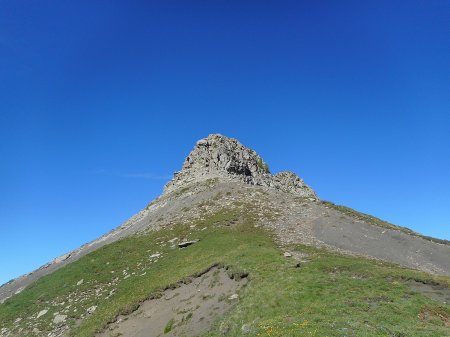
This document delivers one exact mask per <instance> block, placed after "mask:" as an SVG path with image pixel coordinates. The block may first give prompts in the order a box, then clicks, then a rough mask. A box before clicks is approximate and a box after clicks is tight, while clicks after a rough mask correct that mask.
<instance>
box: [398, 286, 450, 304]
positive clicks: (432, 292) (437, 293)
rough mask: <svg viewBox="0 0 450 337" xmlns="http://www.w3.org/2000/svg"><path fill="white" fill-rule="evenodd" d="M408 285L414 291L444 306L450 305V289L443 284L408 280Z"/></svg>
mask: <svg viewBox="0 0 450 337" xmlns="http://www.w3.org/2000/svg"><path fill="white" fill-rule="evenodd" d="M406 284H407V285H408V286H409V287H410V288H411V289H412V290H414V291H416V292H418V293H421V294H423V295H425V296H427V297H429V298H432V299H434V300H436V301H439V302H441V303H444V304H449V303H450V289H449V288H448V287H447V286H445V285H443V284H429V283H423V282H418V281H416V280H408V281H406Z"/></svg>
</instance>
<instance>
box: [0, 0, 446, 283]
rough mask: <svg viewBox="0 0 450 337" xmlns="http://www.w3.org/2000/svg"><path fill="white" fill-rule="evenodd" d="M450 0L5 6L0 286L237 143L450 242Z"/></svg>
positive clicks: (346, 198)
mask: <svg viewBox="0 0 450 337" xmlns="http://www.w3.org/2000/svg"><path fill="white" fill-rule="evenodd" d="M449 14H450V6H449V5H448V3H446V2H445V1H433V0H429V1H345V2H337V1H321V2H318V1H276V2H275V1H267V2H265V1H212V2H211V1H209V2H207V1H179V2H177V1H94V0H90V1H20V0H3V1H1V3H0V158H1V165H0V230H1V231H0V233H1V234H0V240H1V244H0V283H3V282H6V281H8V280H9V279H11V278H13V277H16V276H18V275H20V274H23V273H25V272H28V271H31V270H32V269H34V268H36V267H38V266H40V265H42V264H44V263H45V262H47V261H49V260H50V259H52V258H54V257H56V256H58V255H61V254H63V253H65V252H67V251H69V250H71V249H74V248H77V247H78V246H80V245H81V244H83V243H85V242H87V241H90V240H92V239H95V238H96V237H98V236H100V235H101V234H103V233H105V232H106V231H108V230H110V229H112V228H114V227H116V226H117V225H119V224H120V223H121V222H122V221H124V220H126V219H127V218H129V217H130V216H131V215H133V214H134V213H135V212H137V211H138V210H139V209H141V208H142V207H144V206H145V205H146V204H147V203H148V202H149V201H151V200H152V199H153V198H155V197H156V196H158V195H159V193H160V192H161V191H162V188H163V185H164V184H165V183H166V182H167V180H168V179H169V178H170V177H171V175H172V173H173V171H176V170H178V169H179V168H180V167H181V164H182V162H183V160H184V158H185V156H186V155H187V154H188V153H189V151H190V150H191V149H192V147H193V146H194V143H195V141H196V140H197V139H200V138H203V137H205V136H206V135H208V134H210V133H222V134H224V135H227V136H231V137H235V138H238V139H239V140H240V141H241V142H242V143H243V144H245V145H247V146H249V147H251V148H253V149H255V150H256V151H257V152H258V153H259V154H261V155H262V157H263V158H264V159H265V160H266V161H267V162H268V163H269V165H270V168H271V170H272V172H278V171H281V170H292V171H295V172H297V173H298V174H299V175H300V176H301V177H303V178H304V179H305V181H306V182H307V183H308V184H309V185H311V186H312V187H313V188H314V189H315V190H316V191H317V193H318V195H319V196H320V197H321V198H322V199H326V200H331V201H334V202H336V203H340V204H345V205H347V206H350V207H353V208H355V209H357V210H360V211H363V212H366V213H370V214H373V215H376V216H378V217H381V218H383V219H385V220H388V221H390V222H393V223H395V224H398V225H402V226H407V227H410V228H412V229H414V230H416V231H419V232H421V233H424V234H426V235H432V236H437V237H440V238H446V239H450V205H449V204H450V179H449V172H450V130H449V129H450V117H449V113H450V97H449V92H450V91H449V88H450V74H449V72H450V48H449V39H448V37H449V36H448V32H449V22H448V17H449Z"/></svg>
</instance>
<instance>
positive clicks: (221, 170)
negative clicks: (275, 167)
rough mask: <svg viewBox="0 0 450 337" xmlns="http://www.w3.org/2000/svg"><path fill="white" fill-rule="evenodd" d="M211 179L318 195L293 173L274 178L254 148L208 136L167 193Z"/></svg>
mask: <svg viewBox="0 0 450 337" xmlns="http://www.w3.org/2000/svg"><path fill="white" fill-rule="evenodd" d="M209 178H223V179H232V180H239V181H242V182H244V183H247V184H250V185H258V186H265V187H270V188H276V189H279V190H282V191H285V192H290V193H293V194H296V195H298V196H302V197H310V198H315V199H317V196H316V194H315V192H314V191H313V190H312V189H311V188H310V187H309V186H308V185H306V184H305V183H304V182H303V180H302V179H301V178H299V177H298V176H297V175H296V174H295V173H292V172H280V173H277V174H275V175H272V174H271V173H270V171H269V167H268V165H267V164H266V163H265V162H264V160H263V159H262V158H261V157H260V156H259V155H258V154H257V153H256V152H255V151H254V150H252V149H249V148H247V147H245V146H244V145H242V144H241V143H240V142H239V141H237V140H236V139H233V138H228V137H225V136H222V135H219V134H212V135H209V136H208V137H207V138H204V139H201V140H199V141H198V142H197V144H196V146H195V148H194V149H193V150H192V152H191V153H190V154H189V155H188V156H187V158H186V160H185V161H184V164H183V167H182V170H181V171H179V172H175V174H174V177H173V179H172V180H171V181H170V182H169V183H168V184H167V185H166V186H165V189H164V192H165V193H169V192H171V191H173V190H174V189H177V188H179V187H183V186H185V185H187V184H190V183H195V182H200V181H204V180H206V179H209Z"/></svg>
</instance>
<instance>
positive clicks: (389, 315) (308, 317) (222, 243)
mask: <svg viewBox="0 0 450 337" xmlns="http://www.w3.org/2000/svg"><path fill="white" fill-rule="evenodd" d="M228 217H233V219H234V218H236V214H235V212H234V211H231V212H230V210H224V211H222V212H219V213H218V214H215V215H214V216H212V217H211V218H209V219H207V220H206V221H203V222H201V223H198V224H197V225H196V227H195V228H191V227H190V226H188V225H178V226H174V227H173V228H171V229H165V230H162V231H159V232H156V233H150V234H146V235H144V236H135V237H129V238H125V239H123V240H120V241H118V242H115V243H113V244H110V245H108V246H105V247H103V248H101V249H99V250H97V251H95V252H93V253H91V254H89V255H87V256H85V257H83V258H81V259H80V260H79V261H77V262H74V263H72V264H70V265H68V266H66V267H64V268H62V269H60V270H58V271H56V272H54V273H53V274H51V275H48V276H46V277H43V278H42V279H40V280H39V281H38V282H36V283H35V284H34V285H33V286H31V287H29V288H28V289H26V290H25V291H23V292H22V293H20V294H18V295H16V296H14V297H13V298H11V299H10V300H8V301H7V302H5V303H4V304H3V305H0V322H2V323H1V324H0V325H1V327H7V328H11V327H12V326H14V325H15V326H17V327H19V326H20V327H23V328H25V329H28V330H31V327H32V326H34V325H33V324H36V326H37V327H38V328H39V330H41V331H46V330H49V328H50V326H51V325H50V324H51V321H52V318H53V313H55V312H59V313H61V312H62V311H63V310H64V309H65V308H66V307H67V306H68V305H70V308H69V309H68V311H67V314H68V320H69V321H70V322H71V324H72V331H71V334H72V335H73V336H77V337H78V336H79V337H89V336H93V335H94V334H95V332H97V331H100V330H101V329H103V328H104V327H105V326H106V325H107V324H108V322H112V321H114V319H115V318H116V317H117V315H119V314H126V313H129V312H132V311H133V310H135V309H136V308H137V307H138V305H139V303H141V302H142V301H144V300H145V299H147V298H149V297H151V296H157V294H158V293H159V292H160V291H161V290H162V289H164V288H165V287H167V286H169V285H170V284H174V283H176V282H178V281H180V280H182V279H183V278H186V277H189V275H193V274H195V273H197V272H199V271H201V270H204V269H206V268H207V267H209V266H210V265H211V264H214V263H222V264H226V265H229V266H232V268H233V269H234V270H236V271H246V272H248V273H249V275H250V283H249V284H248V286H247V287H246V288H245V290H244V293H243V294H242V297H241V300H240V303H239V304H238V305H237V306H236V307H235V308H234V309H233V310H232V311H231V312H230V313H229V314H228V315H226V316H224V317H222V318H221V321H219V322H217V324H216V325H215V326H214V327H213V329H212V330H211V332H209V333H208V334H206V336H209V337H212V336H223V334H224V333H225V334H226V335H228V336H240V335H242V334H243V328H244V330H245V331H246V334H245V335H246V336H283V337H284V336H287V337H289V336H296V337H297V336H344V335H345V336H424V337H425V336H427V337H428V336H436V337H437V336H445V335H448V332H449V327H448V325H449V324H450V318H449V317H450V309H449V306H448V305H442V304H439V303H438V302H436V301H433V300H431V299H428V298H427V297H424V296H423V295H420V294H417V293H414V292H412V291H411V290H410V289H409V288H408V287H407V286H406V285H405V284H404V283H403V282H402V280H403V279H405V278H406V279H407V278H412V279H417V280H428V279H430V276H429V275H426V274H424V273H420V272H416V271H411V270H407V269H403V268H399V267H396V266H393V265H390V264H387V263H380V262H375V261H370V260H366V259H362V258H354V257H347V256H342V255H338V254H334V253H330V252H326V251H322V250H316V249H313V248H310V247H304V246H296V247H291V249H292V250H293V251H294V250H298V251H302V252H306V253H307V254H309V256H308V262H306V263H302V265H301V267H300V268H295V267H294V264H295V261H294V260H292V259H287V258H284V257H283V256H282V252H281V251H280V250H279V248H278V247H277V246H276V245H275V243H274V241H273V239H272V237H271V235H270V234H269V233H267V232H266V231H264V230H261V229H257V228H254V227H253V226H252V219H251V217H248V215H246V216H243V217H241V218H243V219H246V220H244V222H243V223H239V224H234V225H232V226H220V225H218V224H220V223H221V222H224V223H226V222H227V221H226V220H227V218H228ZM219 220H220V221H219ZM175 237H178V238H191V239H200V241H199V242H198V243H197V244H195V245H192V246H190V247H188V248H186V249H178V248H177V247H175V248H171V246H170V243H168V242H169V240H172V239H173V238H175ZM156 253H158V254H161V255H160V257H153V258H152V257H151V256H153V255H154V254H156ZM81 279H82V280H83V283H82V284H81V285H77V283H78V282H79V281H80V280H81ZM114 280H116V281H114ZM434 281H435V282H436V281H439V282H441V283H442V282H448V278H442V279H440V280H434ZM111 292H112V293H111ZM98 293H99V294H100V295H98ZM70 299H72V301H70ZM75 299H77V300H76V301H75ZM92 306H97V310H96V311H95V312H94V313H93V314H92V315H86V310H87V308H89V307H92ZM46 308H48V309H49V312H48V313H46V314H45V315H43V316H42V317H41V318H39V319H38V320H36V319H34V318H33V316H34V317H35V316H36V313H37V312H39V311H40V310H43V309H46ZM17 317H21V318H23V319H22V321H20V322H19V323H14V321H15V320H16V318H17ZM25 317H31V318H30V319H25ZM81 317H86V319H84V320H83V321H82V322H81V324H80V325H76V324H75V322H77V321H78V320H79V319H80V318H81ZM446 324H447V326H446ZM24 331H25V330H24ZM16 335H17V334H16ZM16 335H15V336H16ZM22 335H23V336H26V335H27V334H25V333H22ZM17 336H21V335H20V334H18V335H17Z"/></svg>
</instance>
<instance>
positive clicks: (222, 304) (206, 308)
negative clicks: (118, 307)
mask: <svg viewBox="0 0 450 337" xmlns="http://www.w3.org/2000/svg"><path fill="white" fill-rule="evenodd" d="M230 276H231V275H229V273H227V270H226V269H225V268H219V267H213V268H211V269H210V270H209V271H208V272H206V273H205V274H203V275H201V276H199V277H197V278H195V279H193V280H192V282H191V283H189V284H182V285H180V286H179V287H177V288H175V289H168V290H165V291H164V292H163V293H162V295H161V297H160V298H156V299H149V300H147V301H145V302H144V303H142V304H141V306H140V307H139V308H138V309H137V310H136V311H135V312H133V313H132V314H130V315H127V316H120V317H118V319H117V321H116V322H115V323H112V324H111V325H110V326H109V327H108V329H107V330H106V331H104V332H103V333H100V334H97V337H113V336H129V337H149V336H155V337H156V336H186V337H189V336H198V335H200V334H201V333H203V332H206V331H208V330H209V328H210V327H211V325H212V324H213V323H214V321H215V320H216V319H217V318H218V317H220V316H221V315H223V314H224V313H226V312H227V311H228V310H229V309H230V308H231V307H232V306H233V305H234V304H236V303H237V302H238V301H239V294H238V292H239V290H240V289H241V288H242V287H243V286H244V285H246V284H247V278H246V277H244V278H240V279H237V278H235V277H233V278H231V277H230Z"/></svg>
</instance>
